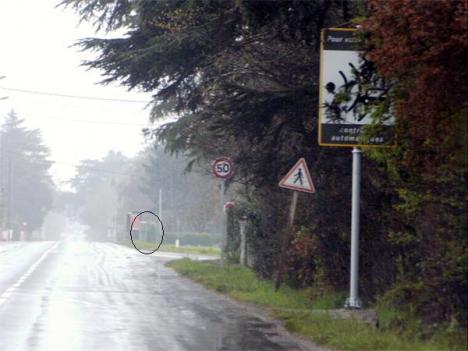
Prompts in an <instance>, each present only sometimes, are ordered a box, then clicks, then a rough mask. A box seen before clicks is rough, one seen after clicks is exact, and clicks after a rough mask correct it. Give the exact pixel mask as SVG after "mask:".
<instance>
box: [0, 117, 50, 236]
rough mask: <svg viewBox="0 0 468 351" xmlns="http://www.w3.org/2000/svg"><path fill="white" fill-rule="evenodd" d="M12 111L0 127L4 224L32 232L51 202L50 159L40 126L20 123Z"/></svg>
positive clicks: (6, 226)
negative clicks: (38, 127) (34, 127)
mask: <svg viewBox="0 0 468 351" xmlns="http://www.w3.org/2000/svg"><path fill="white" fill-rule="evenodd" d="M23 122H24V120H22V119H20V118H19V117H18V116H17V115H16V113H14V112H13V111H12V112H10V113H9V114H8V116H7V117H6V119H5V121H4V124H3V125H2V127H1V130H0V138H1V156H2V160H1V161H2V162H1V164H2V172H1V178H2V194H3V214H4V216H3V218H4V225H3V227H4V228H10V229H13V231H14V235H15V238H18V233H19V231H25V232H26V233H31V231H33V230H36V229H38V228H40V226H41V224H42V221H43V218H44V216H45V215H46V213H47V212H48V210H49V209H50V207H51V205H52V194H53V191H54V186H53V181H52V178H51V176H50V174H49V168H50V166H51V165H52V162H51V161H49V160H48V157H49V155H50V153H49V149H48V148H47V147H46V146H45V145H44V144H43V140H42V137H41V134H40V131H39V130H30V129H27V128H26V127H24V126H23Z"/></svg>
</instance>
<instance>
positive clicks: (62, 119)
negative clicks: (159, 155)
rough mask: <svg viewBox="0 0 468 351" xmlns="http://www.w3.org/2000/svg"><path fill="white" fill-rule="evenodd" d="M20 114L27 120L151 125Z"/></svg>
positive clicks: (146, 125) (135, 124)
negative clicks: (27, 117) (26, 117)
mask: <svg viewBox="0 0 468 351" xmlns="http://www.w3.org/2000/svg"><path fill="white" fill-rule="evenodd" d="M21 115H25V116H30V117H33V118H32V119H30V120H29V121H32V120H34V119H35V118H39V119H50V120H56V121H61V122H75V123H91V124H113V125H122V126H138V127H151V126H150V125H149V123H148V124H143V123H131V122H113V121H103V120H88V119H69V118H61V117H56V116H41V115H35V114H31V113H21Z"/></svg>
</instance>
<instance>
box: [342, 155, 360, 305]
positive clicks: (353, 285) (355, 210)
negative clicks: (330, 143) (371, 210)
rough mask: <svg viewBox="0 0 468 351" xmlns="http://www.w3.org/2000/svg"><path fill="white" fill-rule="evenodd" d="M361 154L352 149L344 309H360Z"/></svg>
mask: <svg viewBox="0 0 468 351" xmlns="http://www.w3.org/2000/svg"><path fill="white" fill-rule="evenodd" d="M361 154H362V151H361V150H360V149H359V148H357V147H355V148H353V185H352V186H353V190H352V191H353V193H352V200H351V201H352V203H351V273H350V289H349V298H348V299H347V300H346V304H345V307H348V308H361V300H360V299H359V215H360V197H361Z"/></svg>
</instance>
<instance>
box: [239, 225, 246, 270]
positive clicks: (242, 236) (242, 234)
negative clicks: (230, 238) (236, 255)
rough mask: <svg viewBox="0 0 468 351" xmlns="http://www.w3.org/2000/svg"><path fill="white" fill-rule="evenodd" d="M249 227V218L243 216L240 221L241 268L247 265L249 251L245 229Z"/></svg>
mask: <svg viewBox="0 0 468 351" xmlns="http://www.w3.org/2000/svg"><path fill="white" fill-rule="evenodd" d="M246 225H247V217H245V216H242V217H241V218H240V219H239V232H240V259H239V263H240V264H241V266H245V265H246V257H247V255H246V254H247V252H246V251H247V250H246V244H247V241H246V237H245V227H246Z"/></svg>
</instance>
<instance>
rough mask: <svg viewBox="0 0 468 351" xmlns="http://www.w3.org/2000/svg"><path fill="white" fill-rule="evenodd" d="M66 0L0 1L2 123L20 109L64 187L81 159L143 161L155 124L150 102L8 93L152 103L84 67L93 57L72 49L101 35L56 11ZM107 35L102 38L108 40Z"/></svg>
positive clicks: (67, 12) (147, 97)
mask: <svg viewBox="0 0 468 351" xmlns="http://www.w3.org/2000/svg"><path fill="white" fill-rule="evenodd" d="M58 2H59V0H1V2H0V38H1V46H0V48H1V49H0V76H6V78H5V79H0V98H2V97H5V96H8V99H6V100H0V118H1V121H2V122H3V118H4V117H5V116H6V114H7V113H8V112H9V111H11V110H15V112H17V114H18V115H19V117H21V118H24V119H25V120H26V122H25V125H26V126H27V127H28V128H37V129H40V130H41V131H42V136H43V139H44V143H45V144H46V145H47V146H48V147H49V148H50V150H51V153H52V156H51V159H52V160H53V161H55V162H56V163H55V165H54V166H53V168H52V171H51V172H52V175H53V177H54V180H55V181H56V183H57V185H58V186H60V187H63V186H64V181H66V180H67V179H68V178H69V177H71V176H72V175H73V174H74V171H75V169H74V167H73V165H75V164H78V163H79V161H80V160H81V159H88V158H93V159H96V158H101V157H103V156H104V155H105V154H106V153H107V152H108V151H109V150H111V149H112V150H115V151H121V152H122V153H124V154H125V155H126V156H133V155H135V154H136V153H137V152H138V151H139V150H140V149H142V147H143V141H144V140H143V137H142V135H141V129H142V128H144V127H145V126H148V125H149V124H148V115H149V110H148V109H145V107H146V104H145V103H129V102H109V101H95V100H87V99H71V98H63V97H51V96H44V95H39V94H26V93H20V92H14V91H7V90H4V89H1V88H12V89H22V90H31V91H38V92H49V93H59V94H65V95H76V96H91V97H99V98H110V99H131V100H141V101H148V100H150V99H151V95H150V94H148V93H141V92H140V93H139V92H128V91H127V90H126V88H124V87H120V86H118V85H113V86H101V85H98V84H97V83H98V82H99V81H100V80H101V79H102V76H101V75H100V73H101V72H99V71H86V69H85V68H84V67H81V66H80V63H81V62H82V61H83V60H85V59H89V58H91V57H92V54H91V53H83V52H80V51H79V50H78V49H77V48H76V47H75V48H70V45H72V44H73V43H75V42H76V41H77V40H78V39H80V38H85V37H91V36H95V33H94V29H93V28H92V27H91V25H90V24H88V23H82V24H80V25H79V26H78V23H79V18H78V16H77V15H76V14H75V13H74V12H73V11H72V10H71V9H66V10H64V9H63V8H58V9H57V8H55V6H56V4H57V3H58ZM101 36H102V35H101Z"/></svg>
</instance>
